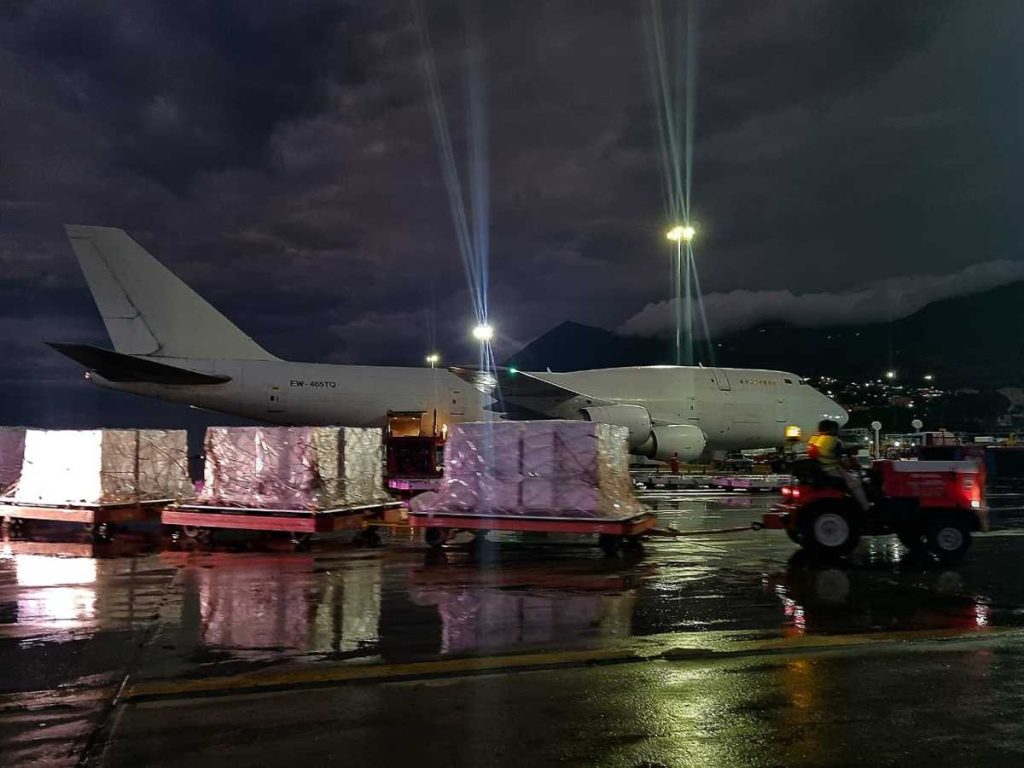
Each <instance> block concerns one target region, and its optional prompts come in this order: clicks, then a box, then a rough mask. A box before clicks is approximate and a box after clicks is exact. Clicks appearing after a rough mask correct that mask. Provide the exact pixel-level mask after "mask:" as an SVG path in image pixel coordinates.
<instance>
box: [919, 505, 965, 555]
mask: <svg viewBox="0 0 1024 768" xmlns="http://www.w3.org/2000/svg"><path fill="white" fill-rule="evenodd" d="M925 535H926V537H927V540H928V551H929V552H931V553H932V554H933V555H935V556H936V557H937V558H938V559H939V562H941V563H946V564H950V563H959V562H960V561H961V560H963V559H964V555H966V554H967V550H968V549H970V548H971V527H970V524H969V523H968V521H967V520H964V519H961V518H960V517H956V516H954V515H949V516H947V517H941V518H939V519H938V520H936V521H935V522H933V523H932V524H931V525H929V526H928V531H927V532H926V534H925Z"/></svg>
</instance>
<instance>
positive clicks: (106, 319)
mask: <svg viewBox="0 0 1024 768" xmlns="http://www.w3.org/2000/svg"><path fill="white" fill-rule="evenodd" d="M64 228H65V230H66V231H67V234H68V238H69V239H70V240H71V247H72V248H73V249H74V251H75V256H76V257H78V263H79V265H81V267H82V272H84V273H85V279H86V282H88V284H89V290H90V291H91V292H92V296H93V299H94V300H95V301H96V306H97V307H98V308H99V310H100V315H101V316H102V317H103V323H104V325H106V327H107V333H109V334H110V340H111V341H112V342H113V343H114V349H115V350H117V351H118V352H121V353H122V354H126V355H142V356H146V357H170V358H192V359H228V360H275V359H277V358H275V357H274V356H273V355H271V354H270V353H269V352H267V351H266V350H265V349H263V348H262V347H261V346H260V345H259V344H257V343H256V342H255V341H253V340H252V339H251V338H249V337H248V336H247V335H246V334H245V333H243V332H242V331H241V329H239V328H238V326H236V325H235V324H234V323H232V322H231V321H230V320H228V319H227V318H226V317H224V315H222V314H221V313H220V312H218V311H217V310H216V309H214V308H213V307H212V306H211V305H210V304H209V303H208V302H207V301H206V300H205V299H203V297H202V296H200V295H199V294H198V293H196V292H195V291H193V290H192V289H191V288H189V287H188V286H187V285H186V284H185V283H184V282H182V281H181V280H180V279H179V278H178V277H177V276H176V275H175V274H174V273H173V272H171V271H170V270H169V269H167V267H165V266H164V265H163V264H161V263H160V262H159V261H157V260H156V259H155V258H153V256H151V255H150V254H149V253H147V252H146V251H145V249H143V248H142V246H140V245H139V244H138V243H136V242H135V241H134V240H132V238H131V237H129V236H128V234H127V233H126V232H125V231H124V230H121V229H115V228H113V227H86V226H79V225H72V224H65V225H64Z"/></svg>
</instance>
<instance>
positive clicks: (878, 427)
mask: <svg viewBox="0 0 1024 768" xmlns="http://www.w3.org/2000/svg"><path fill="white" fill-rule="evenodd" d="M871 429H873V430H874V432H875V458H876V459H880V458H882V440H881V435H880V433H881V431H882V422H880V421H872V422H871Z"/></svg>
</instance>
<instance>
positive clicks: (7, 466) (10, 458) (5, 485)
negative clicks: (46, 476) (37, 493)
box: [0, 427, 25, 496]
mask: <svg viewBox="0 0 1024 768" xmlns="http://www.w3.org/2000/svg"><path fill="white" fill-rule="evenodd" d="M24 457H25V428H24V427H0V496H6V495H7V493H8V490H9V489H10V488H11V486H12V485H14V483H16V482H17V481H18V477H20V476H21V463H22V461H23V460H24Z"/></svg>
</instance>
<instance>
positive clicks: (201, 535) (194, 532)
mask: <svg viewBox="0 0 1024 768" xmlns="http://www.w3.org/2000/svg"><path fill="white" fill-rule="evenodd" d="M181 535H182V536H184V537H185V538H186V539H190V540H191V541H199V542H207V541H209V540H210V529H209V528H201V527H199V526H198V525H183V526H181Z"/></svg>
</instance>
